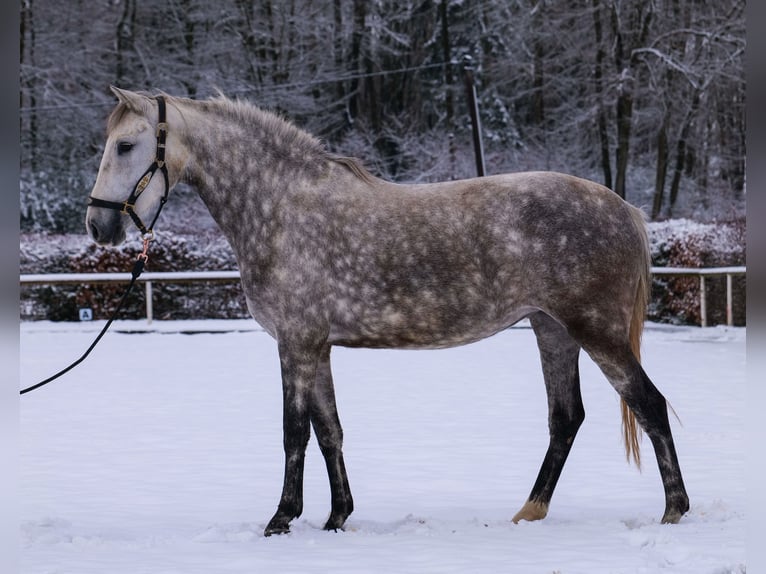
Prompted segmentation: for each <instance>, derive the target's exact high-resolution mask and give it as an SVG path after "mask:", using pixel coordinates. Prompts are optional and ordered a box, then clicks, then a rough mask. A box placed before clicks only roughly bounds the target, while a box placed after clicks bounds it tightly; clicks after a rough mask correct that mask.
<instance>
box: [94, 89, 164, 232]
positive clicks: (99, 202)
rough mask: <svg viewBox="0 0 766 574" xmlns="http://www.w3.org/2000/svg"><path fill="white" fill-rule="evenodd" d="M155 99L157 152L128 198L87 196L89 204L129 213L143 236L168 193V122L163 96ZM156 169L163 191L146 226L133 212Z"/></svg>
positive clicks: (157, 214)
mask: <svg viewBox="0 0 766 574" xmlns="http://www.w3.org/2000/svg"><path fill="white" fill-rule="evenodd" d="M156 99H157V107H158V111H159V118H158V119H159V121H158V123H157V152H156V154H155V157H154V161H153V162H152V165H150V166H149V169H147V170H146V172H144V175H142V176H141V179H139V180H138V182H137V183H136V185H135V186H134V187H133V191H132V192H131V193H130V196H129V197H128V199H126V200H125V201H123V202H122V203H119V202H117V201H106V200H104V199H99V198H97V197H93V196H92V195H90V196H88V205H89V206H93V207H105V208H107V209H114V210H117V211H119V212H120V213H125V214H127V215H129V216H130V218H131V219H132V220H133V223H135V224H136V227H138V229H139V230H140V231H141V235H142V236H143V237H144V238H147V237H151V236H152V235H153V231H152V230H153V228H154V224H155V223H156V222H157V218H158V217H159V216H160V211H162V208H163V207H164V205H165V203H166V202H167V200H168V193H169V191H170V184H169V180H168V167H167V165H166V164H165V141H166V139H167V135H168V124H167V121H166V119H167V118H166V113H165V98H164V97H163V96H157V97H156ZM157 170H160V171H161V172H162V176H163V177H164V179H165V193H164V194H163V195H162V198H161V199H160V206H159V207H158V208H157V213H155V214H154V218H153V219H152V222H151V223H150V224H149V225H148V226H146V225H144V222H143V221H141V218H140V217H139V216H138V214H137V213H136V212H135V206H136V201H137V200H138V197H139V196H140V195H141V193H143V191H144V190H145V189H146V187H147V186H148V185H149V182H150V181H151V180H152V177H153V176H154V174H155V173H156V172H157Z"/></svg>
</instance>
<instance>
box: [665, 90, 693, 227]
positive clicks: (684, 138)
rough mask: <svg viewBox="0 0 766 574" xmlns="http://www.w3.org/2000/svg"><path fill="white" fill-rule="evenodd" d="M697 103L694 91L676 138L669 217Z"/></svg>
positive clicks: (684, 161)
mask: <svg viewBox="0 0 766 574" xmlns="http://www.w3.org/2000/svg"><path fill="white" fill-rule="evenodd" d="M699 103H700V93H699V91H696V92H695V93H694V97H693V98H692V105H691V108H690V109H689V113H688V114H686V118H685V119H684V124H683V127H682V128H681V135H679V136H678V143H677V144H676V166H675V170H674V171H673V180H672V181H671V183H670V207H669V209H668V215H670V216H671V217H672V215H673V208H674V207H675V205H676V200H677V199H678V190H679V189H680V187H681V175H683V172H684V168H685V166H686V163H687V157H688V152H687V150H688V147H689V145H688V140H689V132H690V131H691V127H692V124H693V123H694V118H695V116H696V115H697V110H698V109H699Z"/></svg>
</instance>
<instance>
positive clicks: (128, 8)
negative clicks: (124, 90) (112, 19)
mask: <svg viewBox="0 0 766 574" xmlns="http://www.w3.org/2000/svg"><path fill="white" fill-rule="evenodd" d="M124 2H125V3H124V4H123V6H122V13H121V14H120V19H119V20H118V21H117V34H116V39H115V55H116V58H117V62H116V66H115V78H117V82H118V83H119V84H120V85H122V86H125V85H130V84H132V83H133V82H132V81H131V80H132V79H131V78H130V77H129V74H130V73H131V72H132V71H133V70H134V69H135V68H134V67H133V66H131V62H130V60H131V58H130V56H129V54H130V53H132V52H134V51H135V46H134V43H135V32H136V1H135V0H124Z"/></svg>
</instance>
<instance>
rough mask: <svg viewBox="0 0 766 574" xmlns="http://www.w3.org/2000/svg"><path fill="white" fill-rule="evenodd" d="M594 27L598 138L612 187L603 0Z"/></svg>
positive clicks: (596, 4) (606, 179)
mask: <svg viewBox="0 0 766 574" xmlns="http://www.w3.org/2000/svg"><path fill="white" fill-rule="evenodd" d="M593 28H594V33H595V41H596V67H595V70H594V71H593V82H594V85H595V91H596V102H597V104H596V105H597V106H598V110H597V111H596V114H597V117H598V120H597V121H598V140H599V144H600V145H599V147H600V149H601V170H602V172H603V174H604V185H605V186H606V187H608V188H610V189H611V187H612V162H611V159H610V157H609V133H608V131H607V128H606V106H605V105H604V85H603V76H604V57H605V51H604V38H603V31H602V26H601V0H593Z"/></svg>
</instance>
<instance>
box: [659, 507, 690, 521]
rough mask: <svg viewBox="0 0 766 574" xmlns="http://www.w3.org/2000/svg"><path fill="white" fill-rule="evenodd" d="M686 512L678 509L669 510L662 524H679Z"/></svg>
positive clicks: (663, 517)
mask: <svg viewBox="0 0 766 574" xmlns="http://www.w3.org/2000/svg"><path fill="white" fill-rule="evenodd" d="M684 514H685V513H683V512H679V511H678V510H667V511H665V514H664V515H663V516H662V524H678V522H679V521H680V520H681V517H682V516H683V515H684Z"/></svg>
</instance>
